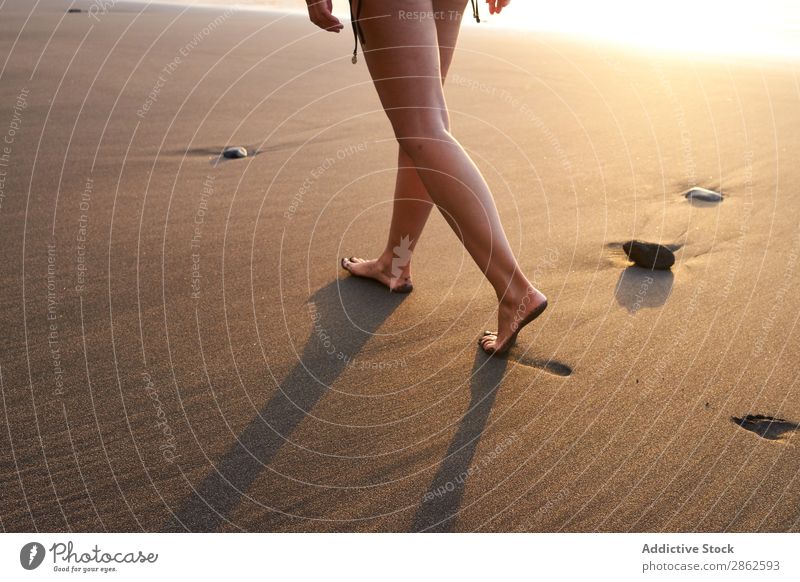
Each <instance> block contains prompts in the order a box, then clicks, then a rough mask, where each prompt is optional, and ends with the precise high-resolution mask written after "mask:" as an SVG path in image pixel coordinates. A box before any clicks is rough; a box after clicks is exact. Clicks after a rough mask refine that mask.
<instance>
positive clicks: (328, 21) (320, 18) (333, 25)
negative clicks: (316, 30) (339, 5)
mask: <svg viewBox="0 0 800 582" xmlns="http://www.w3.org/2000/svg"><path fill="white" fill-rule="evenodd" d="M306 4H307V5H308V17H309V18H310V19H311V22H313V23H314V24H316V25H317V26H319V27H320V28H322V29H325V30H328V31H330V32H339V31H341V30H342V29H343V28H344V25H343V24H342V23H341V22H339V19H338V18H336V17H335V16H334V15H333V14H332V13H331V10H333V2H332V1H331V0H306Z"/></svg>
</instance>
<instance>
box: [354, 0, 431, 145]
mask: <svg viewBox="0 0 800 582" xmlns="http://www.w3.org/2000/svg"><path fill="white" fill-rule="evenodd" d="M359 1H360V2H361V4H362V6H361V9H360V18H359V23H360V25H361V29H362V31H363V33H364V41H365V42H364V45H363V52H364V60H365V61H366V63H367V67H368V69H369V72H370V75H371V76H372V80H373V82H374V84H375V88H376V89H377V91H378V96H379V97H380V100H381V104H382V105H383V108H384V110H385V111H386V114H387V115H388V116H389V119H390V121H391V122H392V125H393V127H394V130H395V134H397V136H398V137H407V136H411V135H413V136H421V135H424V134H425V133H426V132H427V131H430V130H431V129H433V128H438V127H441V126H442V112H443V111H444V109H445V101H444V95H443V93H442V69H441V63H440V59H439V41H438V34H437V24H436V18H435V14H434V8H433V1H432V0H406V1H404V2H397V1H396V0H359Z"/></svg>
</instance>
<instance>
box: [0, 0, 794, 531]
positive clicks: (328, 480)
mask: <svg viewBox="0 0 800 582" xmlns="http://www.w3.org/2000/svg"><path fill="white" fill-rule="evenodd" d="M99 5H100V4H95V5H94V6H99ZM68 6H69V5H68V4H67V3H66V2H61V1H57V0H43V1H42V2H39V3H38V4H37V5H36V8H35V11H33V12H32V13H31V9H32V5H31V4H30V3H28V2H26V1H23V0H6V2H5V3H4V4H3V6H2V8H0V47H2V50H0V57H2V60H0V63H2V64H0V67H2V68H1V69H0V79H1V80H0V92H1V96H2V99H0V134H2V137H0V139H3V138H8V139H9V140H10V142H9V143H5V144H3V145H2V147H5V148H6V149H4V150H2V151H0V154H2V157H0V164H2V165H0V171H2V172H3V175H2V176H0V178H2V182H0V195H1V197H0V203H1V205H0V236H1V237H2V250H1V251H0V261H1V263H0V264H1V265H2V268H0V289H1V292H0V302H1V303H2V309H1V310H0V318H2V322H1V323H0V330H2V335H1V336H0V345H1V346H2V351H1V352H0V380H1V384H2V386H1V387H2V408H3V415H2V416H0V419H2V425H3V426H2V430H0V450H2V451H3V455H2V464H1V465H0V473H1V477H0V498H2V499H3V501H4V503H3V506H2V510H0V517H1V518H2V521H1V522H0V525H2V528H3V530H5V531H30V530H38V531H67V530H69V531H105V530H108V531H140V530H145V531H183V530H186V529H188V530H197V531H211V530H216V531H243V530H244V531H420V530H428V531H548V532H554V531H797V530H798V529H799V528H800V521H799V520H800V510H798V507H800V487H798V470H800V457H798V456H797V454H796V448H795V447H796V442H793V440H794V439H793V438H792V436H791V435H792V434H794V430H789V429H787V430H786V431H784V430H783V428H786V427H790V428H792V427H796V426H797V424H796V423H797V421H798V420H800V399H798V398H797V395H798V392H800V389H799V388H798V386H797V379H798V369H797V365H796V361H797V355H798V349H799V348H800V335H798V334H797V333H796V324H797V319H798V315H797V314H798V313H800V294H799V293H798V292H797V291H798V284H797V282H798V271H800V266H798V254H800V235H799V234H798V232H799V231H798V220H800V219H798V217H800V196H798V184H800V168H798V165H797V163H796V162H797V158H798V153H800V133H799V132H798V127H800V125H798V124H800V107H798V65H797V63H796V62H792V61H780V60H775V61H770V62H767V61H765V60H763V59H762V60H760V61H755V60H750V61H746V60H741V59H739V60H733V59H723V58H717V59H714V60H712V59H710V58H704V59H701V58H691V57H682V58H674V57H670V56H669V55H668V54H666V53H655V52H646V51H642V50H631V49H624V48H620V47H616V48H614V47H610V46H604V45H599V44H587V43H585V42H580V41H577V40H572V39H568V38H562V37H558V36H554V35H544V34H536V35H533V34H523V33H513V32H503V33H500V32H498V31H496V30H492V29H491V28H489V29H484V28H480V27H472V28H470V29H469V30H465V31H464V34H463V37H462V42H461V50H460V51H459V53H458V54H457V55H456V59H455V63H454V65H453V67H452V70H451V78H450V79H449V81H448V85H447V88H446V95H447V98H448V104H449V106H450V109H451V115H452V125H453V132H454V134H455V135H456V136H457V137H458V138H459V139H460V140H461V142H462V143H463V144H464V146H465V147H466V148H467V149H468V150H469V152H470V153H471V154H472V155H473V157H474V159H475V160H476V163H477V164H478V165H479V166H480V168H481V169H482V170H483V172H484V173H485V175H486V178H487V180H488V182H489V184H490V185H491V187H492V189H493V192H494V194H495V197H496V199H497V204H498V207H499V210H500V213H501V217H502V220H503V222H504V224H505V226H506V230H507V234H508V236H509V239H510V240H511V243H512V245H513V247H514V249H515V250H516V251H517V253H518V256H519V260H520V262H521V264H522V266H523V267H524V268H525V270H526V271H527V272H528V273H529V275H530V276H531V277H532V278H533V279H534V280H535V283H536V284H537V285H538V286H539V287H540V288H541V289H542V290H543V291H544V292H545V293H546V295H547V296H548V299H549V304H550V306H549V308H548V310H547V311H546V312H545V313H544V315H543V316H542V317H540V318H539V320H537V321H536V322H535V323H534V324H532V325H531V326H529V327H528V328H526V330H525V331H523V333H522V334H521V335H520V337H519V341H518V344H517V346H516V347H515V348H514V350H513V351H512V352H511V354H510V356H509V357H508V358H507V359H489V358H487V357H486V356H485V355H484V354H483V353H481V352H480V350H479V349H478V346H477V338H478V337H479V335H480V333H481V332H482V330H484V329H492V328H493V327H494V317H495V313H494V308H495V306H494V297H493V294H492V291H491V289H490V287H489V285H488V284H487V283H486V282H485V281H484V280H483V278H482V276H481V274H480V272H479V271H478V269H477V268H476V267H475V266H474V264H472V263H471V261H470V260H469V258H468V256H467V255H466V254H465V252H464V251H463V250H462V248H461V246H460V245H459V244H458V241H457V239H456V237H455V236H454V235H453V233H452V232H451V231H450V230H449V228H448V227H447V225H446V223H445V222H444V220H442V218H441V217H440V216H438V215H436V216H433V217H432V219H431V221H430V223H429V225H428V228H427V230H426V231H425V233H424V237H423V239H422V240H421V241H420V243H419V246H418V247H417V252H416V254H415V258H414V262H413V273H414V284H415V289H414V291H413V293H411V294H409V295H395V294H389V293H388V292H387V291H386V290H385V289H383V288H381V287H380V286H379V285H377V284H371V283H370V282H365V281H363V280H358V279H355V278H350V277H348V276H347V275H346V274H345V273H343V272H342V271H341V269H340V268H339V258H340V257H342V256H351V255H357V256H370V255H375V254H377V253H378V252H379V251H380V250H381V249H382V246H383V244H384V242H385V239H384V237H385V233H386V226H387V221H388V218H389V214H390V204H389V202H390V199H391V193H392V188H393V184H394V163H395V159H396V143H395V142H394V140H393V137H392V134H391V129H390V126H389V123H388V121H387V120H386V118H385V115H384V114H383V112H382V111H381V109H380V106H379V103H378V100H377V97H376V95H375V93H374V90H373V89H372V87H371V85H370V81H369V78H368V75H367V71H366V68H365V66H364V64H363V62H359V64H358V65H357V66H353V65H352V64H351V63H350V50H351V42H352V37H351V36H350V35H349V33H347V32H345V33H343V34H341V35H339V36H334V35H330V34H326V33H322V32H317V31H316V30H315V29H314V28H313V27H312V26H311V25H310V24H309V23H308V22H307V20H306V19H304V18H302V17H297V16H293V17H287V18H281V17H280V16H279V15H277V14H270V13H248V12H243V11H240V12H225V13H223V12H220V10H218V9H217V10H214V9H205V8H192V9H185V8H176V7H170V6H151V7H149V8H146V9H144V8H143V7H142V6H141V5H136V4H124V3H117V4H114V5H112V6H109V7H108V10H107V11H98V10H96V9H95V11H94V12H93V13H92V14H88V13H86V12H84V13H77V14H66V8H67V7H68ZM75 6H76V7H79V8H83V9H84V10H88V9H89V8H90V7H91V6H92V5H91V4H90V3H88V2H81V1H78V2H76V3H75ZM227 146H244V147H246V148H247V150H248V151H249V152H250V153H251V155H250V156H249V157H247V158H245V159H238V160H228V159H224V158H220V154H221V152H222V150H223V149H224V148H225V147H227ZM253 154H255V155H253ZM695 186H698V187H703V188H708V189H711V190H715V191H719V192H723V193H724V199H723V201H722V202H720V203H717V204H705V205H704V204H699V203H698V204H695V203H692V202H690V201H688V200H687V199H686V198H685V197H684V195H683V194H684V193H685V192H686V191H687V190H688V189H689V188H692V187H695ZM632 239H638V240H645V241H649V242H654V243H659V244H663V245H668V246H669V248H674V249H677V250H676V251H675V258H676V263H675V265H674V266H673V267H672V268H671V270H668V271H662V272H651V271H647V270H643V269H640V268H638V267H634V266H630V263H629V261H628V260H627V257H625V255H624V254H623V253H622V250H621V248H620V245H621V243H622V242H624V241H627V240H632ZM748 415H753V418H757V419H758V423H756V424H758V426H757V427H756V428H755V429H753V428H752V427H751V429H746V428H745V427H743V426H741V425H740V424H739V423H737V422H736V421H735V420H734V419H738V420H740V421H741V420H742V419H745V418H750V417H748ZM756 415H761V416H760V417H757V416H756ZM761 417H770V418H775V419H780V421H781V422H782V423H786V424H782V425H781V427H782V428H781V430H780V438H766V437H764V436H763V435H768V436H769V435H773V433H774V431H772V432H771V431H770V430H768V429H767V428H766V427H764V426H763V422H764V421H763V418H761Z"/></svg>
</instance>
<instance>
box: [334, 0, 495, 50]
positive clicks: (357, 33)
mask: <svg viewBox="0 0 800 582" xmlns="http://www.w3.org/2000/svg"><path fill="white" fill-rule="evenodd" d="M469 1H470V3H471V4H472V16H473V18H475V22H480V21H481V15H480V13H479V12H478V2H479V1H480V0H469ZM353 3H355V5H356V10H355V14H353ZM360 18H361V0H352V1H351V2H350V22H351V23H352V25H353V39H354V40H353V58H352V59H351V62H352V63H353V64H354V65H355V64H356V63H357V62H358V41H359V39H361V42H362V43H363V44H367V42H366V41H365V40H364V31H363V30H361V24H360V23H359V22H358V21H359V19H360Z"/></svg>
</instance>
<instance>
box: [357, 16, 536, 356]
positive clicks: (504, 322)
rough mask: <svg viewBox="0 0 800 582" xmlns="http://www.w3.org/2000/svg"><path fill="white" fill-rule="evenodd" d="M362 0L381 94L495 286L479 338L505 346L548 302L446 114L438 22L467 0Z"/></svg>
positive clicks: (436, 196) (452, 21)
mask: <svg viewBox="0 0 800 582" xmlns="http://www.w3.org/2000/svg"><path fill="white" fill-rule="evenodd" d="M361 1H362V2H363V6H362V9H361V15H362V19H361V27H362V29H363V31H364V35H365V37H366V44H365V46H364V58H365V60H366V62H367V66H368V68H369V71H370V74H371V76H372V79H373V82H374V84H375V88H376V90H377V92H378V96H379V97H380V99H381V103H382V105H383V108H384V110H385V111H386V114H387V115H388V116H389V120H390V121H391V123H392V127H393V128H394V132H395V136H396V137H397V140H398V142H399V144H400V147H401V148H403V150H404V151H405V152H406V153H407V154H408V156H409V158H411V160H412V161H413V163H414V165H415V166H416V168H417V173H418V174H419V177H420V179H421V181H422V183H423V184H424V185H425V188H426V190H427V192H428V194H429V195H430V197H431V199H432V200H433V202H434V203H435V204H436V205H437V206H438V207H439V209H440V210H441V211H442V214H443V216H444V217H445V219H446V220H447V221H448V223H449V224H450V226H451V227H452V228H453V230H454V231H455V233H456V235H457V236H458V237H459V238H460V239H461V241H462V243H463V244H464V246H465V247H466V249H467V251H468V252H469V253H470V255H471V256H472V258H473V260H474V261H475V263H476V264H477V265H478V267H479V268H480V269H481V271H483V273H484V274H485V275H486V277H487V278H488V280H489V282H490V283H491V284H492V287H494V290H495V294H496V295H497V299H498V301H499V303H500V305H499V309H498V331H497V333H495V334H491V335H487V336H486V337H485V338H484V340H483V341H482V345H483V347H484V349H485V350H487V351H489V352H494V351H497V352H501V351H505V350H506V349H507V348H508V347H510V345H511V343H512V342H513V340H514V338H515V337H516V334H517V332H518V331H519V329H521V328H522V326H524V325H525V324H527V323H528V322H530V321H532V320H533V319H534V318H535V317H536V316H538V315H539V313H541V311H542V310H543V309H544V307H545V306H546V305H547V302H546V299H545V297H544V295H542V294H541V293H540V292H539V291H538V290H536V289H535V288H534V287H533V285H532V284H531V283H530V281H528V279H527V278H526V277H525V276H524V275H523V273H522V271H521V270H520V268H519V266H518V264H517V261H516V259H515V257H514V254H513V252H512V251H511V247H510V245H509V244H508V240H507V239H506V236H505V233H504V231H503V227H502V225H501V224H500V218H499V216H498V214H497V209H496V207H495V205H494V200H493V199H492V195H491V192H490V191H489V187H488V186H487V184H486V182H485V180H484V179H483V176H481V173H480V171H479V170H478V168H477V167H476V166H475V164H474V163H473V162H472V160H471V159H470V157H469V155H467V153H466V152H465V151H464V149H463V148H462V147H461V145H460V144H459V143H458V142H457V141H456V140H455V138H454V137H453V136H452V135H451V134H450V132H449V131H448V128H447V125H446V123H445V122H444V120H443V112H446V110H447V107H446V105H445V101H444V94H443V92H442V84H441V67H440V62H439V51H438V41H437V27H438V29H442V28H443V27H444V28H445V29H448V27H457V26H460V19H459V18H453V17H452V12H451V10H453V9H455V7H459V6H461V7H463V0H407V1H405V2H403V3H402V5H401V6H402V8H399V7H398V6H397V3H396V2H394V1H393V0H369V1H365V0H361ZM429 14H432V15H433V17H431V18H429V17H427V16H426V15H429ZM433 18H437V19H439V20H440V22H438V23H435V22H434V20H433Z"/></svg>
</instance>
